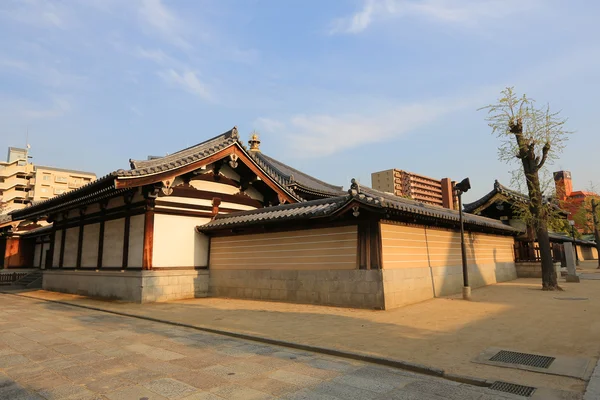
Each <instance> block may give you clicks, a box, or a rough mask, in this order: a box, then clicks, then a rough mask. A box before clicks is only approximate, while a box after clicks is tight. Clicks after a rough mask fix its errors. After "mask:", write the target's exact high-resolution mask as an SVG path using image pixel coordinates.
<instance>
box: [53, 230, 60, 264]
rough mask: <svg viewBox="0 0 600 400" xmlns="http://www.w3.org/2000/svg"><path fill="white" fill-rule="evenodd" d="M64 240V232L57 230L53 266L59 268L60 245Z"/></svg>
mask: <svg viewBox="0 0 600 400" xmlns="http://www.w3.org/2000/svg"><path fill="white" fill-rule="evenodd" d="M61 240H62V230H57V231H56V234H55V235H54V257H52V266H53V267H58V262H59V260H60V243H61Z"/></svg>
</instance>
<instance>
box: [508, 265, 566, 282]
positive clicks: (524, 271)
mask: <svg viewBox="0 0 600 400" xmlns="http://www.w3.org/2000/svg"><path fill="white" fill-rule="evenodd" d="M515 266H516V268H517V276H518V277H519V278H540V279H541V278H542V263H541V262H518V263H516V264H515ZM554 269H555V270H556V274H557V276H559V277H560V263H554Z"/></svg>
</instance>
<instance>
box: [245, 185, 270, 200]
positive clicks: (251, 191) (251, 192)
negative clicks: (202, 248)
mask: <svg viewBox="0 0 600 400" xmlns="http://www.w3.org/2000/svg"><path fill="white" fill-rule="evenodd" d="M244 193H245V194H247V195H248V196H250V197H251V198H253V199H254V200H258V201H264V200H265V196H263V194H262V193H261V192H259V191H258V190H256V189H254V188H253V187H252V186H250V187H249V188H248V189H246V190H245V191H244Z"/></svg>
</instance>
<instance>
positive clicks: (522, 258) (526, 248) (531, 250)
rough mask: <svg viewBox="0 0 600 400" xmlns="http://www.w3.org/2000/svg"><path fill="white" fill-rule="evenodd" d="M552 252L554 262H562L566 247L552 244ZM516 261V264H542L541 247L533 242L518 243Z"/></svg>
mask: <svg viewBox="0 0 600 400" xmlns="http://www.w3.org/2000/svg"><path fill="white" fill-rule="evenodd" d="M550 250H551V251H552V260H553V261H554V262H562V260H563V258H564V255H563V253H564V247H563V245H562V244H560V243H550ZM515 261H516V262H540V261H542V258H541V256H540V246H538V245H537V244H534V243H532V242H517V243H516V244H515Z"/></svg>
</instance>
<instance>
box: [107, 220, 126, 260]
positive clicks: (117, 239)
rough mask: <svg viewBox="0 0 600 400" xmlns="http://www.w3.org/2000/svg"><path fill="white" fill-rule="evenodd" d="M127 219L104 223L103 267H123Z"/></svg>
mask: <svg viewBox="0 0 600 400" xmlns="http://www.w3.org/2000/svg"><path fill="white" fill-rule="evenodd" d="M124 230H125V219H124V218H119V219H113V220H111V221H106V222H105V223H104V247H103V254H102V266H103V267H122V266H123V232H124Z"/></svg>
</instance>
